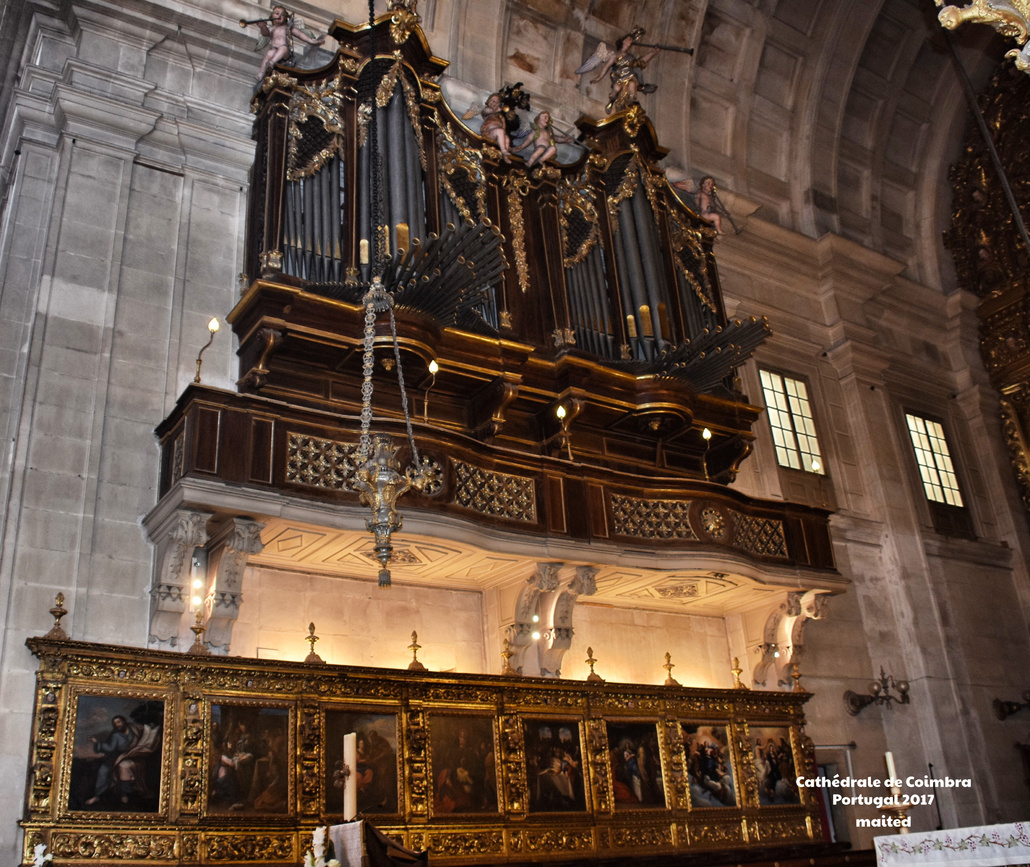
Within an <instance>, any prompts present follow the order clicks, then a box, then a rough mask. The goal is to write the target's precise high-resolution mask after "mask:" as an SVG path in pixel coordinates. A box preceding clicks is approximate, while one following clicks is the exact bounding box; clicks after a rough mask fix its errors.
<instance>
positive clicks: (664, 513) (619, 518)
mask: <svg viewBox="0 0 1030 867" xmlns="http://www.w3.org/2000/svg"><path fill="white" fill-rule="evenodd" d="M611 506H612V524H613V529H614V532H615V533H617V534H618V535H620V536H638V537H641V538H644V539H681V540H689V541H691V542H697V541H699V540H698V538H697V534H696V533H695V532H694V530H693V529H692V528H691V526H690V521H689V513H690V500H654V499H644V498H641V497H626V496H622V495H619V494H612V498H611Z"/></svg>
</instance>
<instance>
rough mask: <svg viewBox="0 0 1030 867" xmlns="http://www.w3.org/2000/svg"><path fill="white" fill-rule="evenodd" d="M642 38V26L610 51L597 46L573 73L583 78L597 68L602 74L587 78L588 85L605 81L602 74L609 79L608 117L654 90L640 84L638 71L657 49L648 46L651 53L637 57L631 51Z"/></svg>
mask: <svg viewBox="0 0 1030 867" xmlns="http://www.w3.org/2000/svg"><path fill="white" fill-rule="evenodd" d="M643 35H644V28H643V27H634V28H633V29H632V30H631V31H630V32H629V33H627V34H626V35H625V36H623V37H622V38H621V39H620V40H619V41H618V42H617V43H616V45H615V47H614V48H609V47H608V46H607V44H605V43H604V42H601V43H598V46H597V50H596V51H594V53H593V56H591V57H590V58H589V59H588V60H587V61H586V62H585V63H584V64H583V65H582V66H580V67H579V69H577V70H576V75H585V74H586V73H588V72H593V71H594V70H595V69H597V67H599V66H600V67H601V71H600V72H599V73H597V75H596V76H595V77H594V78H591V79H590V83H591V84H597V82H599V81H600V80H601V79H602V78H604V76H605V73H608V74H609V75H610V76H611V81H612V89H611V91H610V92H609V94H608V105H607V106H605V108H606V110H607V112H608V114H615V112H617V111H622V110H623V109H626V108H629V107H630V106H631V105H633V104H635V103H636V101H637V93H654V91H655V87H656V86H655V85H653V84H645V83H644V82H643V80H642V79H641V77H640V70H642V69H645V68H646V67H647V64H648V63H650V62H651V60H652V58H654V56H655V55H656V54H657V53H658V50H659V49H658V46H648V47H650V48H651V50H650V51H649V52H648V53H647V54H645V55H644V56H643V57H637V56H636V55H635V54H634V53H633V51H632V48H633V46H634V45H635V44H636V42H637V40H639V39H640V37H641V36H643Z"/></svg>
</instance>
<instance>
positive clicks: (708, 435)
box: [701, 428, 712, 482]
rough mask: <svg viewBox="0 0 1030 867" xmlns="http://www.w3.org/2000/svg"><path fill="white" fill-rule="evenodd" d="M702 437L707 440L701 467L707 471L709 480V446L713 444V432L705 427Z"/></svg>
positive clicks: (706, 477) (706, 474)
mask: <svg viewBox="0 0 1030 867" xmlns="http://www.w3.org/2000/svg"><path fill="white" fill-rule="evenodd" d="M701 438H702V439H703V440H704V441H705V451H704V454H703V455H701V468H702V469H703V470H704V471H705V481H706V482H707V481H708V447H709V446H710V445H711V444H712V432H711V431H710V430H709V429H708V428H705V429H704V430H703V431H701Z"/></svg>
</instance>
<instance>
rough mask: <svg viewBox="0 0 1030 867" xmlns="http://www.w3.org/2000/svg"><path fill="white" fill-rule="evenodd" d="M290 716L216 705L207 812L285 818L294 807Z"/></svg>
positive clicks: (277, 711) (253, 707) (265, 709)
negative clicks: (284, 815) (280, 816)
mask: <svg viewBox="0 0 1030 867" xmlns="http://www.w3.org/2000/svg"><path fill="white" fill-rule="evenodd" d="M289 723H290V712H289V710H288V709H287V708H284V707H262V706H259V705H232V704H214V705H212V706H211V737H210V740H209V751H210V752H209V763H208V767H209V769H210V770H209V773H210V785H209V787H208V812H210V813H238V814H242V815H247V814H251V815H252V814H282V813H286V812H287V811H288V809H289V804H290V767H291V766H292V762H291V756H290V735H289V732H290V725H289Z"/></svg>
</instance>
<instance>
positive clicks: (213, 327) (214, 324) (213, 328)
mask: <svg viewBox="0 0 1030 867" xmlns="http://www.w3.org/2000/svg"><path fill="white" fill-rule="evenodd" d="M207 330H208V331H210V332H211V336H210V337H209V338H208V339H207V343H205V344H204V345H203V346H202V347H200V352H198V353H197V375H196V376H194V377H193V381H194V382H198V383H199V382H200V362H201V357H202V356H203V355H204V350H205V349H207V348H208V347H209V346H210V345H211V344H212V343H213V342H214V339H215V334H216V333H217V332H218V320H217V319H216V318H215V317H213V316H212V317H211V321H210V322H208V324H207Z"/></svg>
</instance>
